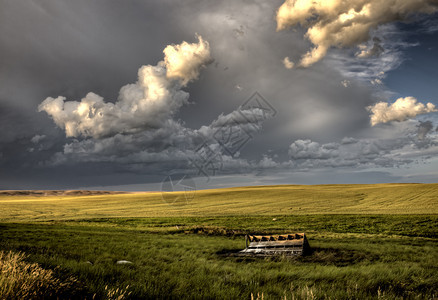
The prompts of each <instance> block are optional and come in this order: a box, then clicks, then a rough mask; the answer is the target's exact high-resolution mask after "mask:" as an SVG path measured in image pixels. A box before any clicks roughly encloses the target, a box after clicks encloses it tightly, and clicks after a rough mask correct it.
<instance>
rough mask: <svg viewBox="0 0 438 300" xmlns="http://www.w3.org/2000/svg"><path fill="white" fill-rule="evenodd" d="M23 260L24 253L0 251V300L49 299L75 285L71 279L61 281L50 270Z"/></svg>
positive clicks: (71, 289)
mask: <svg viewBox="0 0 438 300" xmlns="http://www.w3.org/2000/svg"><path fill="white" fill-rule="evenodd" d="M25 258H26V255H25V254H24V253H14V252H12V251H9V252H5V251H0V299H35V298H51V297H58V296H61V295H69V294H70V292H69V291H73V288H74V286H75V285H76V284H77V281H76V280H75V279H74V278H73V277H70V278H68V279H67V280H64V281H61V280H60V279H58V278H56V277H55V276H54V272H53V271H52V270H46V269H43V268H41V267H40V266H39V265H38V264H37V263H28V262H26V261H24V259H25ZM70 295H71V294H70Z"/></svg>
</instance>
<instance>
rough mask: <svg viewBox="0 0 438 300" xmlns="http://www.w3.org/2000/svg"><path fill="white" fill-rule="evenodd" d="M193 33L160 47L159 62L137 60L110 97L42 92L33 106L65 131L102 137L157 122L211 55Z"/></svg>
mask: <svg viewBox="0 0 438 300" xmlns="http://www.w3.org/2000/svg"><path fill="white" fill-rule="evenodd" d="M198 39H199V41H198V43H194V44H189V43H187V42H183V43H182V44H180V45H172V46H168V47H166V49H165V50H164V54H165V60H164V62H163V61H160V62H158V64H157V65H156V66H151V65H145V66H142V67H141V68H140V69H139V70H138V80H137V82H136V83H133V84H128V85H125V86H123V87H122V88H121V89H120V92H119V97H118V100H117V101H115V103H112V102H105V101H104V99H103V98H102V97H101V96H99V95H97V94H95V93H88V94H87V95H86V96H85V97H84V98H83V99H81V101H66V98H65V97H62V96H59V97H57V98H52V97H48V98H46V99H45V100H44V101H43V102H42V103H41V104H40V105H39V106H38V110H39V111H45V112H46V113H47V114H49V115H50V116H51V117H52V119H53V121H54V122H55V124H56V125H57V126H58V127H60V128H62V129H64V130H65V134H66V136H67V137H79V136H83V137H93V138H102V137H109V136H114V135H116V134H119V133H136V132H140V131H142V130H145V129H151V128H159V127H161V126H163V124H164V123H165V122H166V120H168V119H169V118H170V117H171V116H172V115H173V114H174V113H175V112H177V111H178V110H179V108H180V107H181V106H182V105H183V104H184V103H186V102H187V99H188V97H189V94H188V93H186V92H185V91H183V90H181V88H182V87H183V86H184V85H185V84H187V83H188V82H189V81H191V80H194V79H196V78H197V77H198V75H199V70H200V69H201V68H202V67H204V66H205V65H206V64H207V63H208V62H210V61H211V58H210V50H209V46H208V43H207V42H206V41H204V40H203V39H202V37H200V36H198Z"/></svg>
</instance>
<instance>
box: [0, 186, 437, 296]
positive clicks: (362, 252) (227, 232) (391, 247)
mask: <svg viewBox="0 0 438 300" xmlns="http://www.w3.org/2000/svg"><path fill="white" fill-rule="evenodd" d="M437 190H438V185H437V184H430V185H429V184H427V185H424V184H423V185H422V184H388V185H342V186H339V185H337V186H335V185H332V186H274V187H249V188H234V189H225V190H206V191H198V192H197V194H196V197H195V198H194V199H193V201H192V202H191V203H190V204H189V205H186V206H169V205H167V204H165V203H163V200H162V199H161V195H160V194H157V193H149V194H119V195H89V196H81V195H76V196H68V195H66V196H56V195H55V196H46V197H44V196H29V195H27V196H26V195H25V196H23V195H22V196H0V205H1V206H2V209H1V210H0V219H1V221H0V222H1V223H0V250H4V251H14V252H15V253H17V252H23V253H25V254H26V255H27V257H26V258H25V261H26V262H28V263H29V264H32V263H38V265H39V266H40V267H41V268H43V269H47V270H52V271H53V276H55V277H56V278H55V279H51V280H58V279H59V280H61V281H62V282H66V283H65V286H66V287H67V288H68V289H67V290H59V291H58V293H59V294H58V295H67V294H69V295H72V297H74V298H89V299H91V298H93V297H95V298H97V299H117V298H118V297H119V296H120V297H119V299H123V298H132V299H139V298H141V299H157V298H163V299H168V298H192V299H193V298H195V299H213V298H216V299H251V294H252V295H253V296H254V299H257V295H260V298H261V296H262V294H263V297H264V299H285V298H286V299H329V298H330V299H376V298H379V299H395V298H399V299H402V298H405V299H406V298H408V299H433V298H436V297H438V288H437V287H438V277H437V276H436V273H437V270H438V250H437V249H438V230H437V228H438V211H437V207H438V202H437V198H438V192H437ZM330 207H332V209H330ZM288 232H306V234H307V236H308V239H309V243H310V245H311V247H312V248H313V253H312V255H309V256H304V257H299V258H295V259H291V258H285V257H280V258H239V257H233V256H232V254H233V253H234V252H236V251H238V250H240V249H243V248H244V244H245V243H244V234H246V233H257V234H275V233H288ZM119 260H128V261H130V262H132V264H116V262H117V261H119ZM0 263H1V262H0ZM0 267H1V265H0ZM0 269H1V268H0ZM72 283H75V284H74V287H72ZM2 284H4V283H2V281H1V280H0V291H1V290H2ZM0 298H1V297H0Z"/></svg>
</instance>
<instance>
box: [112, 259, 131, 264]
mask: <svg viewBox="0 0 438 300" xmlns="http://www.w3.org/2000/svg"><path fill="white" fill-rule="evenodd" d="M116 264H118V265H130V264H132V262H131V261H129V260H118V261H117V262H116Z"/></svg>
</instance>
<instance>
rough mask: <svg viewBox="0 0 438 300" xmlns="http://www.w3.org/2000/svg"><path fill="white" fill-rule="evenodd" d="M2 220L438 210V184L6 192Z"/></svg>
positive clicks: (1, 200)
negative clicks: (170, 198)
mask: <svg viewBox="0 0 438 300" xmlns="http://www.w3.org/2000/svg"><path fill="white" fill-rule="evenodd" d="M0 206H1V207H2V209H1V210H0V221H14V222H18V221H24V222H27V221H30V220H33V221H44V220H70V219H84V218H112V217H169V216H228V215H253V214H257V215H297V214H300V215H304V214H438V184H377V185H320V186H303V185H296V186H294V185H291V186H289V185H283V186H260V187H240V188H228V189H213V190H201V191H197V192H196V194H195V197H194V199H193V200H192V201H191V202H190V203H189V204H188V205H168V204H167V203H165V202H164V201H163V199H162V195H161V193H159V192H157V193H131V194H113V195H91V196H89V195H85V196H81V195H73V196H71V195H63V196H48V197H44V196H28V195H17V196H10V195H2V194H0Z"/></svg>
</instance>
